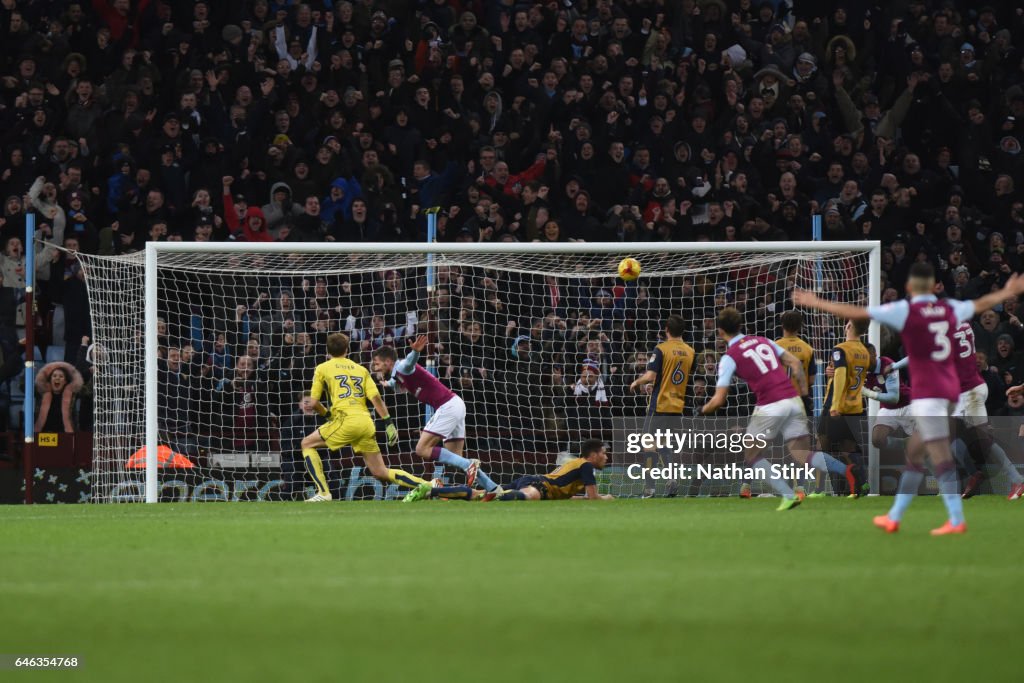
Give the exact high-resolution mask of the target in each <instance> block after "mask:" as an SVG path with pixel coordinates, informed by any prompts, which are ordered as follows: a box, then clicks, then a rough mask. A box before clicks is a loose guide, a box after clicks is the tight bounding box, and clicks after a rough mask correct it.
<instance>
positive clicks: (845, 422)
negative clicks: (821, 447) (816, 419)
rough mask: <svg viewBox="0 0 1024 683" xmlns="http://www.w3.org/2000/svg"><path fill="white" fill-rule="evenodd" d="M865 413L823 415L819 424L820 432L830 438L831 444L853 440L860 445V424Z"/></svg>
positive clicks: (835, 444)
mask: <svg viewBox="0 0 1024 683" xmlns="http://www.w3.org/2000/svg"><path fill="white" fill-rule="evenodd" d="M863 419H864V414H863V413H861V414H860V415H822V416H821V422H820V423H819V425H818V433H819V434H820V435H822V436H824V437H825V438H826V439H828V443H829V444H830V445H831V446H837V445H839V444H841V443H844V442H847V441H852V442H853V443H854V444H856V445H860V437H859V436H858V434H859V433H860V425H861V421H862V420H863Z"/></svg>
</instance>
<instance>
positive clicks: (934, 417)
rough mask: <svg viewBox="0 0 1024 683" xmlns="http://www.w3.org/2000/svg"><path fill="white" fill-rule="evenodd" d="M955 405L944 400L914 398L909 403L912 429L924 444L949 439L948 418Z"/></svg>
mask: <svg viewBox="0 0 1024 683" xmlns="http://www.w3.org/2000/svg"><path fill="white" fill-rule="evenodd" d="M955 407H956V404H955V403H953V402H952V401H947V400H946V399H944V398H915V399H914V400H913V401H911V402H910V414H911V415H913V416H914V428H915V430H916V431H917V433H918V434H919V435H920V436H921V440H922V441H924V442H926V443H927V442H929V441H939V440H940V439H947V440H948V439H949V416H950V415H952V414H953V408H955Z"/></svg>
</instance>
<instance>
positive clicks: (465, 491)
mask: <svg viewBox="0 0 1024 683" xmlns="http://www.w3.org/2000/svg"><path fill="white" fill-rule="evenodd" d="M430 497H431V498H447V499H448V500H473V489H471V488H470V487H468V486H435V487H434V488H432V489H430Z"/></svg>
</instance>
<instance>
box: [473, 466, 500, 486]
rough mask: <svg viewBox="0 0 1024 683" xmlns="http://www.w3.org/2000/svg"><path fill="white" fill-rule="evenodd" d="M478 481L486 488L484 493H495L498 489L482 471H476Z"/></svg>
mask: <svg viewBox="0 0 1024 683" xmlns="http://www.w3.org/2000/svg"><path fill="white" fill-rule="evenodd" d="M476 480H477V481H478V482H480V484H481V485H482V486H483V487H484V491H493V490H494V489H496V488H498V485H497V484H495V483H494V481H493V480H492V479H491V478H490V477H488V476H487V473H486V472H484V471H483V470H481V469H478V470H477V471H476Z"/></svg>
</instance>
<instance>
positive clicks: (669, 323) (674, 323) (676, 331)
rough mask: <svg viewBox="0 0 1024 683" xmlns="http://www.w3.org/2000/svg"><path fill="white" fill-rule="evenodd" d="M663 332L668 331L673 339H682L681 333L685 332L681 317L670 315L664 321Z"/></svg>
mask: <svg viewBox="0 0 1024 683" xmlns="http://www.w3.org/2000/svg"><path fill="white" fill-rule="evenodd" d="M665 330H667V331H668V333H669V334H671V335H672V336H673V337H682V336H683V332H685V331H686V321H685V320H683V317H682V316H679V315H670V316H669V317H668V319H667V320H665Z"/></svg>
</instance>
